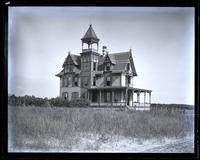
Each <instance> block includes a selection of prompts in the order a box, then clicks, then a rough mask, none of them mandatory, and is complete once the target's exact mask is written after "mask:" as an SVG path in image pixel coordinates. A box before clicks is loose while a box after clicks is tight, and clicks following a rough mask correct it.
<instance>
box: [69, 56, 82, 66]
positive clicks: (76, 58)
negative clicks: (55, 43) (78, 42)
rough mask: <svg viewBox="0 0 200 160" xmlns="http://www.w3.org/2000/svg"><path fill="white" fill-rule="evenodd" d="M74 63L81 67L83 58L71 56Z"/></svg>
mask: <svg viewBox="0 0 200 160" xmlns="http://www.w3.org/2000/svg"><path fill="white" fill-rule="evenodd" d="M70 56H71V58H72V60H73V62H74V64H75V65H80V64H81V58H80V56H77V55H74V54H70Z"/></svg>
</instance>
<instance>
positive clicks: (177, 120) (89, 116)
mask: <svg viewBox="0 0 200 160" xmlns="http://www.w3.org/2000/svg"><path fill="white" fill-rule="evenodd" d="M9 108H10V112H12V117H11V124H12V133H13V135H12V136H13V143H14V146H16V147H36V148H37V147H39V148H42V147H50V146H51V144H49V145H48V144H47V143H46V142H45V139H46V140H48V141H49V142H50V140H51V139H54V140H55V139H57V140H59V142H58V143H60V144H61V143H62V144H64V146H63V147H65V148H69V149H70V148H71V147H72V146H73V145H75V144H76V142H77V141H78V140H79V136H80V134H82V133H83V134H84V133H85V134H87V133H93V134H99V135H102V137H103V136H104V135H110V136H112V135H118V136H126V137H129V138H130V137H132V138H138V139H149V138H162V137H183V136H185V135H186V134H187V133H186V132H187V131H188V130H186V129H185V128H188V127H189V126H190V122H191V119H189V118H188V119H185V116H184V113H182V112H179V111H174V112H168V111H167V110H166V111H161V110H152V111H145V112H144V111H132V112H130V111H125V110H124V111H120V110H118V109H100V108H99V109H98V108H96V109H95V108H93V109H92V108H56V107H47V108H41V107H9ZM27 139H32V140H35V142H33V143H31V142H29V143H28V142H27V141H26V140H27ZM36 142H37V143H36ZM53 143H55V141H53ZM58 146H59V147H62V146H61V145H59V144H58Z"/></svg>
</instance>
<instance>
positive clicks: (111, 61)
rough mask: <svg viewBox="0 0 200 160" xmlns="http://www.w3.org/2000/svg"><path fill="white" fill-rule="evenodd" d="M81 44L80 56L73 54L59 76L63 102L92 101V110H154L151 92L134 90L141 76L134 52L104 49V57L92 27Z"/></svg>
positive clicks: (69, 55)
mask: <svg viewBox="0 0 200 160" xmlns="http://www.w3.org/2000/svg"><path fill="white" fill-rule="evenodd" d="M81 41H82V52H81V53H80V55H75V54H71V53H70V52H69V53H68V55H67V57H66V59H65V61H64V64H63V65H62V68H63V69H62V71H61V72H60V73H58V74H57V75H56V76H58V77H59V78H60V97H61V98H64V99H66V100H72V99H79V98H84V99H88V100H89V101H90V105H91V106H127V107H134V106H140V107H148V106H150V104H151V90H147V89H141V88H135V86H134V78H135V77H136V76H137V72H136V69H135V65H134V61H133V56H132V51H131V50H129V51H125V52H120V53H109V52H108V51H107V48H106V46H103V49H102V51H101V53H100V52H99V41H100V39H99V38H98V37H97V35H96V34H95V32H94V30H93V28H92V25H90V26H89V28H88V30H87V32H86V33H85V35H84V36H83V38H81ZM141 99H142V100H141Z"/></svg>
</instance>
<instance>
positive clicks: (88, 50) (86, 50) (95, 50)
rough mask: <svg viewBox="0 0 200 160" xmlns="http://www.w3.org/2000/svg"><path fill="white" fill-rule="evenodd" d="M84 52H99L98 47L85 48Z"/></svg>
mask: <svg viewBox="0 0 200 160" xmlns="http://www.w3.org/2000/svg"><path fill="white" fill-rule="evenodd" d="M82 52H96V53H98V51H97V49H93V48H89V49H83V50H82Z"/></svg>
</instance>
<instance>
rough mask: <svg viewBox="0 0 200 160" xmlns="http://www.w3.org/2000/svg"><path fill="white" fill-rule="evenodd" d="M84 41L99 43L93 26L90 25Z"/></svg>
mask: <svg viewBox="0 0 200 160" xmlns="http://www.w3.org/2000/svg"><path fill="white" fill-rule="evenodd" d="M81 40H82V41H92V40H93V41H95V42H97V41H99V38H98V37H97V35H96V33H95V32H94V29H93V28H92V25H91V24H90V26H89V28H88V30H87V32H86V33H85V35H84V36H83V38H81Z"/></svg>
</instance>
